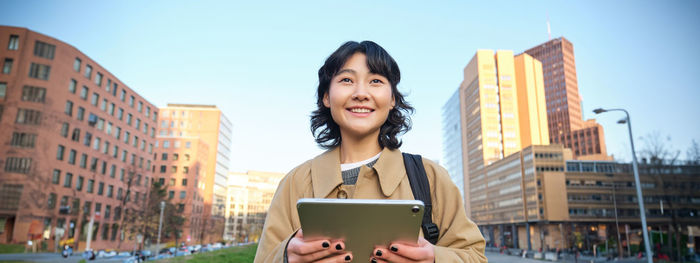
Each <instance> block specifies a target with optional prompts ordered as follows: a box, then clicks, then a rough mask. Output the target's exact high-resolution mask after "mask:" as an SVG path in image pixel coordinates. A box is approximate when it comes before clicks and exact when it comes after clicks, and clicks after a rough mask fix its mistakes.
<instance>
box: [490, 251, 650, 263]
mask: <svg viewBox="0 0 700 263" xmlns="http://www.w3.org/2000/svg"><path fill="white" fill-rule="evenodd" d="M509 251H510V255H509V254H508V253H504V254H501V253H500V251H499V250H498V249H497V248H487V249H486V257H487V258H488V259H489V262H496V263H499V262H527V263H533V262H539V263H541V262H543V261H550V262H552V260H545V259H544V258H545V254H550V256H553V254H554V253H553V252H548V253H545V254H543V255H542V259H534V258H533V257H534V255H535V253H536V252H534V251H530V252H528V253H527V258H522V257H521V256H518V253H519V251H518V250H515V249H510V250H509ZM554 262H566V263H573V262H576V260H575V259H574V256H573V255H570V254H567V253H561V257H560V258H557V260H556V261H554ZM578 262H579V263H601V262H624V263H645V262H646V260H645V259H643V258H642V259H637V258H636V257H630V258H622V259H611V260H607V259H606V258H604V257H592V256H579V258H578Z"/></svg>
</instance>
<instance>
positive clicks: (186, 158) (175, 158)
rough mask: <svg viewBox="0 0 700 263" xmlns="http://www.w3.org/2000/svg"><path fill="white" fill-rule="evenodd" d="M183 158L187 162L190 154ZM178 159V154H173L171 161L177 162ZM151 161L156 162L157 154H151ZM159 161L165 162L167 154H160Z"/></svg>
mask: <svg viewBox="0 0 700 263" xmlns="http://www.w3.org/2000/svg"><path fill="white" fill-rule="evenodd" d="M184 158H185V159H184V160H185V161H189V160H190V154H189V153H186V154H184ZM179 159H180V154H178V153H173V155H172V160H173V161H177V160H179ZM153 160H158V154H157V153H154V154H153ZM161 160H162V161H167V160H168V153H162V154H161Z"/></svg>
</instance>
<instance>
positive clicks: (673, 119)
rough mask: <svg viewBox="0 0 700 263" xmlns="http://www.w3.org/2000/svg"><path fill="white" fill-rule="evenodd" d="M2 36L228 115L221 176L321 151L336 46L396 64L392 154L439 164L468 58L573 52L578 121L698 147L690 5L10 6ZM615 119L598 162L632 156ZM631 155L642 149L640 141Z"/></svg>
mask: <svg viewBox="0 0 700 263" xmlns="http://www.w3.org/2000/svg"><path fill="white" fill-rule="evenodd" d="M0 9H2V10H3V11H2V16H0V24H2V25H11V26H20V27H27V28H29V29H31V30H34V31H38V32H40V33H43V34H46V35H49V36H52V37H55V38H57V39H59V40H62V41H64V42H67V43H69V44H71V45H73V46H75V47H76V48H78V49H79V50H81V51H82V52H84V53H85V54H87V55H88V56H90V57H91V58H92V59H94V60H96V61H97V62H98V63H100V64H101V65H102V66H103V67H105V68H106V69H108V70H109V71H110V72H111V73H112V74H114V75H116V76H117V77H118V78H120V79H121V80H122V81H123V82H125V83H126V84H127V85H128V86H129V87H131V88H132V89H134V90H136V91H137V92H139V93H140V94H141V95H143V96H144V97H145V98H147V99H148V100H150V101H151V102H152V103H154V104H156V105H158V106H165V105H166V104H167V103H169V102H170V103H201V104H216V105H217V106H219V107H220V108H221V109H223V111H224V113H225V114H226V115H227V116H228V117H229V119H231V121H232V122H233V124H234V128H233V133H234V134H233V151H232V152H233V158H232V160H233V161H232V165H231V166H232V167H233V169H234V170H237V171H245V170H249V169H255V170H265V171H278V172H287V171H288V170H289V169H291V168H293V167H294V166H295V165H297V164H299V163H301V162H303V161H305V160H307V159H309V158H312V157H313V156H314V155H316V154H317V153H320V152H321V150H320V149H319V148H318V147H316V145H315V143H314V141H313V138H312V136H311V133H310V132H309V118H308V116H309V114H310V112H311V111H312V110H313V108H314V102H315V101H314V100H315V99H314V96H315V94H314V91H315V87H316V85H317V77H316V72H317V70H318V68H319V67H320V66H321V64H322V63H323V61H324V59H325V58H326V57H327V56H328V55H329V54H330V53H331V52H332V51H333V50H335V49H336V48H337V47H338V46H339V45H340V44H341V43H343V42H345V41H347V40H367V39H368V40H373V41H375V42H377V43H379V44H380V45H382V46H384V47H385V48H386V49H387V50H388V51H389V53H391V54H392V56H393V57H394V58H395V59H396V60H397V62H398V63H399V66H400V68H401V71H402V76H403V79H402V81H401V83H400V84H399V88H400V90H402V91H403V92H405V93H407V94H408V97H407V98H408V100H409V101H410V102H411V103H412V104H413V105H414V106H415V107H416V109H417V112H416V114H415V115H414V118H413V120H414V128H413V130H412V131H410V132H409V133H408V134H407V135H405V136H404V137H403V139H404V146H403V147H402V150H404V151H408V152H413V153H420V154H423V155H424V156H426V157H428V158H431V159H436V160H439V159H441V156H442V146H441V138H440V136H441V131H440V127H441V125H440V114H441V108H442V106H443V104H444V103H445V102H446V101H447V99H448V98H449V96H450V95H451V94H452V93H453V92H454V91H455V90H456V89H457V87H458V85H459V83H460V82H461V81H462V77H463V76H462V69H463V68H464V67H465V66H466V64H467V63H468V62H469V60H470V59H471V58H472V56H473V55H474V53H475V51H476V50H477V49H510V50H513V51H515V52H516V53H520V52H522V51H524V50H525V49H527V48H530V47H532V46H535V45H538V44H540V43H542V42H545V41H547V40H548V39H547V29H546V28H547V27H546V21H547V17H549V20H550V23H551V30H552V37H559V36H564V37H566V38H567V39H569V40H570V41H571V42H573V44H574V50H575V55H576V67H577V73H578V82H579V89H580V93H581V95H582V97H583V108H584V110H585V117H586V118H593V117H594V116H593V113H591V110H593V109H594V108H597V107H622V108H626V109H628V110H629V111H630V112H631V114H632V123H633V130H634V133H635V135H636V137H641V136H643V135H645V134H649V133H651V132H654V131H657V132H659V133H660V134H662V135H664V136H669V137H670V138H671V143H672V145H671V146H670V147H673V148H674V149H677V150H681V151H682V152H683V153H685V151H686V149H687V147H688V144H689V143H690V142H691V140H692V139H695V140H696V141H700V125H699V123H700V121H698V120H699V119H700V117H698V116H700V106H698V102H697V101H698V99H700V87H699V86H698V84H697V83H698V82H697V78H698V76H700V66H698V63H699V62H700V50H699V49H698V48H697V47H698V43H699V42H700V41H698V40H699V38H700V16H698V15H697V13H699V12H700V1H576V2H574V1H506V2H493V1H478V2H477V1H475V2H466V1H443V2H441V3H434V2H425V1H279V2H270V1H246V2H244V3H236V2H233V1H221V2H215V1H31V0H30V1H8V0H0ZM615 114H616V113H607V114H605V115H601V116H598V118H597V119H598V121H599V122H600V123H601V124H602V125H603V126H604V129H605V135H606V136H605V137H606V142H607V146H608V152H609V153H611V154H614V155H615V156H616V157H617V158H622V159H623V160H630V159H629V158H630V156H631V154H630V153H629V141H628V137H627V130H626V128H625V126H622V125H617V124H615V122H616V121H617V120H618V119H619V118H621V117H622V116H621V115H615ZM635 144H637V147H638V148H640V147H642V146H643V142H642V141H636V143H635Z"/></svg>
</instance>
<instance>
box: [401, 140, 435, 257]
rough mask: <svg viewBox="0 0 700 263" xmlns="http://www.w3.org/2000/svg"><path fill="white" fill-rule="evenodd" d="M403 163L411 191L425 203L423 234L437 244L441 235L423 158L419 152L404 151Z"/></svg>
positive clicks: (417, 198)
mask: <svg viewBox="0 0 700 263" xmlns="http://www.w3.org/2000/svg"><path fill="white" fill-rule="evenodd" d="M403 164H404V166H405V167H406V174H407V175H408V182H410V184H411V191H412V192H413V197H414V198H415V199H416V200H421V201H423V204H425V212H424V213H423V222H422V224H421V228H422V229H423V236H424V238H425V239H426V240H428V242H430V243H431V244H433V245H435V243H437V241H438V237H439V236H440V229H438V226H437V225H436V224H435V223H433V219H432V217H431V216H432V214H433V213H432V212H433V204H432V201H431V199H430V183H429V182H428V176H427V175H426V174H425V167H423V159H422V158H421V156H420V155H418V154H410V153H403Z"/></svg>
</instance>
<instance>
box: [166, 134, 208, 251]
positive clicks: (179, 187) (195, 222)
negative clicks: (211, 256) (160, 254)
mask: <svg viewBox="0 0 700 263" xmlns="http://www.w3.org/2000/svg"><path fill="white" fill-rule="evenodd" d="M156 139H157V141H156V144H155V150H154V152H155V153H153V164H154V166H153V180H154V182H157V183H158V184H159V185H161V186H166V187H167V200H168V201H170V202H171V203H172V204H173V205H175V207H176V208H177V209H178V212H180V213H181V215H182V216H183V217H184V218H185V222H184V224H183V225H182V228H181V229H180V230H181V231H182V232H181V233H182V237H181V238H179V239H178V240H183V242H185V244H188V245H190V244H201V243H205V242H203V240H207V238H205V234H208V232H207V230H208V225H207V224H206V223H205V220H207V219H208V218H209V217H208V216H205V215H204V196H205V194H204V193H205V191H204V190H205V189H204V184H205V183H204V181H205V180H204V177H205V174H206V168H207V162H208V161H209V158H208V156H209V146H208V145H207V144H206V143H205V142H204V141H202V140H201V139H200V138H199V137H196V136H194V137H192V136H190V137H186V136H168V135H165V136H161V135H158V136H156ZM217 236H218V235H215V236H214V237H212V238H216V237H217ZM212 238H209V239H212ZM171 239H172V240H174V238H171ZM164 240H167V237H165V239H164Z"/></svg>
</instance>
